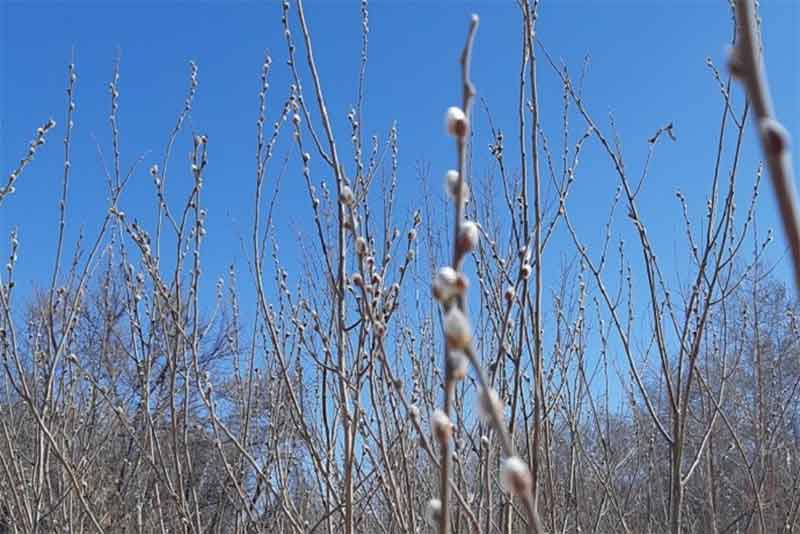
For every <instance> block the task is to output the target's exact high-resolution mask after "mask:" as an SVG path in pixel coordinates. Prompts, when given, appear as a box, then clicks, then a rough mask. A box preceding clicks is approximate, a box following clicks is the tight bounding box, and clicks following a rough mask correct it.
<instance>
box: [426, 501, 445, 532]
mask: <svg viewBox="0 0 800 534" xmlns="http://www.w3.org/2000/svg"><path fill="white" fill-rule="evenodd" d="M441 517H442V501H440V500H439V499H431V500H429V501H428V504H426V505H425V521H427V522H428V524H429V525H430V526H432V527H435V526H436V525H438V524H439V521H440V519H441Z"/></svg>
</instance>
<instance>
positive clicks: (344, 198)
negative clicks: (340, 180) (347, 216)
mask: <svg viewBox="0 0 800 534" xmlns="http://www.w3.org/2000/svg"><path fill="white" fill-rule="evenodd" d="M339 199H340V200H341V202H342V204H344V205H345V206H352V205H353V201H354V200H355V197H354V196H353V190H352V189H350V186H348V185H345V186H343V187H342V193H341V195H340V197H339Z"/></svg>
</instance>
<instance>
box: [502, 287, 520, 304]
mask: <svg viewBox="0 0 800 534" xmlns="http://www.w3.org/2000/svg"><path fill="white" fill-rule="evenodd" d="M516 294H517V290H516V289H514V286H508V287H507V288H506V291H505V293H503V298H505V299H506V302H508V303H509V304H510V303H511V302H513V300H514V296H516Z"/></svg>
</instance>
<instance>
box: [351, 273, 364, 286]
mask: <svg viewBox="0 0 800 534" xmlns="http://www.w3.org/2000/svg"><path fill="white" fill-rule="evenodd" d="M351 280H352V281H353V285H354V286H356V287H364V277H362V276H361V273H353V276H352V277H351Z"/></svg>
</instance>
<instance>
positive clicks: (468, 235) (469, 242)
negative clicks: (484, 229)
mask: <svg viewBox="0 0 800 534" xmlns="http://www.w3.org/2000/svg"><path fill="white" fill-rule="evenodd" d="M479 236H480V233H479V232H478V225H477V224H475V223H474V222H472V221H464V222H462V223H461V227H460V228H459V229H458V249H459V250H460V251H461V252H462V253H465V252H471V251H473V250H475V247H477V246H478V237H479Z"/></svg>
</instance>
